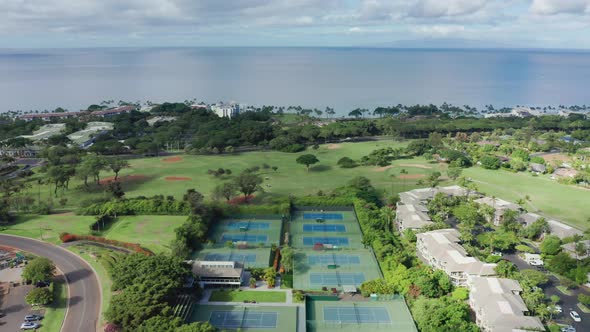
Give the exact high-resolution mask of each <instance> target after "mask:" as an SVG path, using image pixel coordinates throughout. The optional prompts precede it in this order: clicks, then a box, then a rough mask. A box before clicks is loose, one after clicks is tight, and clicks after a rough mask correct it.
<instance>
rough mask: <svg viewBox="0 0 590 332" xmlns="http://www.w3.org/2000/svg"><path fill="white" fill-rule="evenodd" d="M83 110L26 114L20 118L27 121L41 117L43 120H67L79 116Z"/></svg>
mask: <svg viewBox="0 0 590 332" xmlns="http://www.w3.org/2000/svg"><path fill="white" fill-rule="evenodd" d="M80 114H81V112H59V113H35V114H25V115H21V116H19V117H18V118H19V119H21V120H25V121H33V120H35V119H41V120H43V121H51V120H52V119H58V120H65V119H70V118H74V117H77V116H78V115H80Z"/></svg>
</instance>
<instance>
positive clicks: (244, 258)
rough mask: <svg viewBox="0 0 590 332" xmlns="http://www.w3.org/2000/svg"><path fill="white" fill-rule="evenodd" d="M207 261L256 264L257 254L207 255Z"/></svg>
mask: <svg viewBox="0 0 590 332" xmlns="http://www.w3.org/2000/svg"><path fill="white" fill-rule="evenodd" d="M205 260H206V261H222V262H227V261H233V262H241V263H256V254H245V255H243V254H234V253H231V254H219V253H213V254H207V256H205Z"/></svg>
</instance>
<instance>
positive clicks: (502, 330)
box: [469, 277, 545, 332]
mask: <svg viewBox="0 0 590 332" xmlns="http://www.w3.org/2000/svg"><path fill="white" fill-rule="evenodd" d="M469 286H470V288H471V291H470V293H469V306H471V309H472V310H473V312H474V313H475V316H476V324H477V326H479V327H480V329H481V330H482V331H483V332H515V331H527V330H538V331H544V330H545V328H544V327H543V323H541V320H540V319H539V318H537V317H532V316H527V314H528V309H527V306H526V305H525V303H524V301H523V300H522V298H521V297H520V293H521V292H522V287H520V284H519V283H518V282H517V281H516V280H512V279H501V278H483V277H471V278H469Z"/></svg>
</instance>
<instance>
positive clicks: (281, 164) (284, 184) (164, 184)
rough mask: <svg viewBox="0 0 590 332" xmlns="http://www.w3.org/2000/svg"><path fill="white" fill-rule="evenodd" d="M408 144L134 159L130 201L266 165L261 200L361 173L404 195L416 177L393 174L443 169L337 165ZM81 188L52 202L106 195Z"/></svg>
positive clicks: (206, 188) (204, 186)
mask: <svg viewBox="0 0 590 332" xmlns="http://www.w3.org/2000/svg"><path fill="white" fill-rule="evenodd" d="M406 144H407V143H400V142H393V141H376V142H361V143H343V144H336V145H322V146H321V147H320V148H319V149H318V150H312V149H310V150H308V151H305V152H301V153H284V152H277V151H268V152H248V153H236V154H224V155H211V156H203V155H198V156H195V155H182V160H181V161H179V162H165V161H163V160H164V158H155V157H154V158H143V159H131V160H129V162H130V164H131V168H129V169H125V170H123V171H122V172H121V176H122V182H123V190H124V191H125V192H126V197H135V196H140V195H143V196H153V195H165V196H167V195H171V196H175V197H176V198H182V195H183V194H184V192H186V190H187V189H190V188H195V189H196V190H198V191H200V192H202V193H203V194H205V195H208V194H210V193H211V191H212V190H213V188H214V187H215V186H216V185H218V184H219V183H221V182H223V181H224V180H226V179H227V178H215V177H213V176H212V175H209V174H207V170H208V169H217V168H220V167H222V168H225V169H228V168H229V169H231V170H232V173H233V174H234V175H235V174H238V173H240V172H241V171H242V170H244V169H246V168H249V167H252V166H262V164H263V163H267V164H268V165H269V166H277V167H278V170H277V171H273V170H272V169H262V170H261V174H262V176H263V177H264V178H265V181H264V183H263V185H262V186H263V188H264V190H265V193H263V194H260V193H257V195H258V196H261V198H259V199H258V200H260V199H264V198H265V197H277V196H286V195H289V194H295V195H305V194H315V193H317V192H318V190H322V191H329V190H332V189H334V188H338V187H341V186H343V185H345V184H346V182H347V181H348V180H349V179H351V178H353V177H355V176H359V175H362V176H365V177H367V178H369V179H370V180H371V181H372V183H373V185H375V186H376V187H377V188H379V189H383V190H387V191H391V190H393V191H394V192H400V191H403V190H408V189H411V188H413V187H415V183H416V181H417V179H405V180H404V179H400V178H393V179H392V178H391V175H392V174H393V175H396V176H399V172H400V170H401V169H405V170H406V171H407V172H408V173H409V175H410V176H414V177H417V176H420V174H423V175H426V174H429V173H430V172H432V171H433V170H435V169H438V168H439V167H438V165H437V164H429V163H428V162H427V161H426V160H424V159H423V158H417V159H410V160H396V161H395V162H394V163H393V167H389V168H380V167H376V166H367V167H364V166H360V167H356V168H352V169H343V168H340V167H338V166H337V165H336V163H337V162H338V160H339V159H340V158H342V157H344V156H347V157H350V158H353V159H358V158H360V157H362V156H364V155H367V154H369V153H370V152H371V151H373V150H374V149H377V148H384V147H389V146H391V147H403V146H405V145H406ZM304 153H313V154H315V155H316V156H317V157H318V159H319V160H320V162H319V163H318V164H316V165H315V166H313V167H312V169H311V170H310V172H306V169H305V166H303V165H300V164H297V163H296V162H295V159H297V157H298V156H299V155H301V154H304ZM409 164H410V165H409ZM401 165H406V166H401ZM416 166H418V167H416ZM111 175H112V174H111V173H109V172H103V174H102V175H101V176H102V177H103V178H106V177H108V176H111ZM125 176H135V178H131V179H130V178H126V177H125ZM138 176H141V178H138ZM167 177H183V178H190V180H188V181H170V180H167V179H166V178H167ZM81 185H82V184H81V181H80V180H78V179H72V181H71V183H70V189H69V190H66V191H63V192H62V191H60V194H59V195H58V198H57V199H55V198H54V199H53V200H54V201H58V200H59V197H60V195H63V196H64V197H66V198H67V203H66V207H67V208H71V209H74V208H77V207H78V205H79V203H80V201H82V200H85V199H88V198H92V197H101V196H104V195H105V193H104V192H103V191H102V189H99V188H95V189H94V190H93V191H91V192H88V191H86V190H83V189H81V188H80V187H81ZM267 185H269V186H267ZM39 189H40V191H41V197H42V199H44V200H46V199H47V197H49V196H51V194H52V193H51V188H50V187H49V186H48V185H42V186H41V187H40V188H39V187H38V185H37V184H36V183H35V184H33V186H32V188H30V189H29V190H30V193H31V195H34V196H36V194H37V191H38V190H39Z"/></svg>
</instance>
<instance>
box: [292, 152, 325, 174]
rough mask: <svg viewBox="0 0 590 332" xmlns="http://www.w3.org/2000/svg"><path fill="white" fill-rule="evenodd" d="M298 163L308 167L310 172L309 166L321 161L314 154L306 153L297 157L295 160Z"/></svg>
mask: <svg viewBox="0 0 590 332" xmlns="http://www.w3.org/2000/svg"><path fill="white" fill-rule="evenodd" d="M295 161H296V162H297V163H298V164H302V165H305V166H306V167H307V171H308V172H309V167H310V166H311V165H314V164H317V163H319V162H320V161H319V160H318V158H317V157H316V156H315V155H313V154H304V155H301V156H299V157H297V159H296V160H295Z"/></svg>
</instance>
